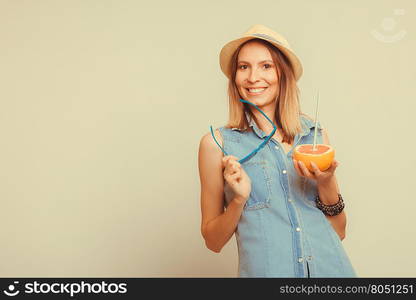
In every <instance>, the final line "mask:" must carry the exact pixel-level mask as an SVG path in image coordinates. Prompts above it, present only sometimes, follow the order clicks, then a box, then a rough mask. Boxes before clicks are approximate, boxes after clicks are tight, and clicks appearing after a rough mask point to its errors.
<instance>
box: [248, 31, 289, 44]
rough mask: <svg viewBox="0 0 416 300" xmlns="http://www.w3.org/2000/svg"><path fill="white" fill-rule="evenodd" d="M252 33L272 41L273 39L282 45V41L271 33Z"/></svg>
mask: <svg viewBox="0 0 416 300" xmlns="http://www.w3.org/2000/svg"><path fill="white" fill-rule="evenodd" d="M252 35H253V36H256V37H260V38H265V39H266V40H270V41H273V42H275V43H278V44H279V45H282V43H281V42H279V41H278V40H276V39H275V38H273V37H271V36H270V35H267V34H264V33H253V34H252ZM282 46H283V45H282Z"/></svg>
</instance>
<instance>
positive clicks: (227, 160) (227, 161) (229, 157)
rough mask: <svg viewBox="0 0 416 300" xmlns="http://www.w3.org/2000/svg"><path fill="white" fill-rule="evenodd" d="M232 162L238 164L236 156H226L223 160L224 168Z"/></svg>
mask: <svg viewBox="0 0 416 300" xmlns="http://www.w3.org/2000/svg"><path fill="white" fill-rule="evenodd" d="M230 161H237V162H238V158H237V157H235V156H234V155H227V156H224V157H223V158H222V166H223V167H225V166H226V165H227V164H228V163H229V162H230Z"/></svg>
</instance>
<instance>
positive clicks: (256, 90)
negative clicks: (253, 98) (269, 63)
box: [246, 87, 267, 95]
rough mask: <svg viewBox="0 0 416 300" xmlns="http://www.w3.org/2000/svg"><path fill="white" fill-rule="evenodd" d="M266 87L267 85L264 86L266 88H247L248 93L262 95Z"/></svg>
mask: <svg viewBox="0 0 416 300" xmlns="http://www.w3.org/2000/svg"><path fill="white" fill-rule="evenodd" d="M266 89H267V87H264V88H246V90H247V91H248V93H249V94H251V95H260V94H262V93H263V92H264V91H265V90H266Z"/></svg>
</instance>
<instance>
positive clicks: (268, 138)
mask: <svg viewBox="0 0 416 300" xmlns="http://www.w3.org/2000/svg"><path fill="white" fill-rule="evenodd" d="M240 101H241V102H243V103H247V104H250V105H252V106H254V107H255V108H256V109H257V110H258V111H259V112H260V113H261V114H262V115H263V116H265V117H266V119H267V120H268V121H269V122H270V123H271V124H272V125H273V130H272V132H271V133H270V134H269V135H268V136H267V137H266V139H265V140H264V141H263V142H262V143H261V144H260V145H259V146H258V147H257V148H256V149H254V150H253V151H251V152H250V153H249V154H247V155H246V156H244V157H243V158H242V159H240V160H238V162H239V163H240V164H242V163H244V162H246V161H247V160H249V159H250V158H251V157H253V156H254V155H256V154H257V152H259V151H260V150H261V149H262V148H263V147H264V146H265V145H266V144H267V143H268V142H269V141H270V139H271V138H272V136H273V135H274V133H275V132H276V129H277V127H276V125H274V123H273V121H272V120H270V119H269V117H268V116H267V115H266V114H265V113H264V112H263V111H262V110H261V109H260V108H258V107H257V105H255V104H254V103H251V102H250V101H247V100H244V99H240ZM210 129H211V135H212V137H213V138H214V141H215V143H217V145H218V147H220V149H221V151H222V152H223V153H224V155H228V153H227V152H226V151H225V150H224V148H222V147H221V145H220V144H219V143H218V141H217V139H216V138H215V135H214V131H213V130H212V126H210Z"/></svg>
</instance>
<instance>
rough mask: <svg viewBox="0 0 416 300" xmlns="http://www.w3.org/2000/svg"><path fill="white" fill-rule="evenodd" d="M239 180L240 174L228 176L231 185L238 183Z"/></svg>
mask: <svg viewBox="0 0 416 300" xmlns="http://www.w3.org/2000/svg"><path fill="white" fill-rule="evenodd" d="M240 179H241V174H240V173H236V174H234V175H231V176H230V180H231V182H233V183H238V182H239V181H240Z"/></svg>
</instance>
